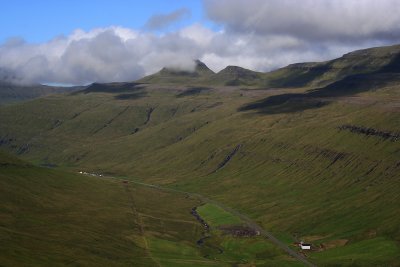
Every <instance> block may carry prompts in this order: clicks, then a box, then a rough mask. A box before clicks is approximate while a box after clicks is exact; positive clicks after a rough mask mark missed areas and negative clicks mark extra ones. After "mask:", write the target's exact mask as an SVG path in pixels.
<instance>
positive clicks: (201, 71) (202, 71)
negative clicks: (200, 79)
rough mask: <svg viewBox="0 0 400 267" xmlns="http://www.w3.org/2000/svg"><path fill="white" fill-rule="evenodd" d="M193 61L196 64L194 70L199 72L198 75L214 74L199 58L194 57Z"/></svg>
mask: <svg viewBox="0 0 400 267" xmlns="http://www.w3.org/2000/svg"><path fill="white" fill-rule="evenodd" d="M194 62H195V64H196V67H195V72H197V73H199V74H200V75H202V76H204V75H212V74H215V73H214V72H213V71H212V70H211V69H210V68H209V67H208V66H207V65H206V64H204V63H203V62H202V61H200V60H199V59H196V60H195V61H194Z"/></svg>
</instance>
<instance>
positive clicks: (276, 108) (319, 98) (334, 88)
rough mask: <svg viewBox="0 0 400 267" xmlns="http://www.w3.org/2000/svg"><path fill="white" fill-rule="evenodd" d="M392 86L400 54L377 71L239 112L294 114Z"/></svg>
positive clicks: (274, 98)
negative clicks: (337, 98)
mask: <svg viewBox="0 0 400 267" xmlns="http://www.w3.org/2000/svg"><path fill="white" fill-rule="evenodd" d="M390 83H400V55H398V56H396V57H395V58H394V59H393V60H392V61H391V62H390V63H389V64H388V65H386V66H384V67H383V68H381V69H380V70H378V71H375V72H372V73H365V74H355V75H350V76H347V77H345V78H343V79H342V80H339V81H336V82H333V83H331V84H329V85H327V86H325V87H322V88H318V89H314V90H310V91H308V92H306V93H304V94H282V95H274V96H270V97H267V98H265V99H262V100H260V101H257V102H253V103H248V104H245V105H244V106H242V107H240V108H239V109H238V111H249V110H255V111H257V112H258V113H262V114H279V113H293V112H299V111H304V110H307V109H315V108H320V107H323V106H326V105H328V104H329V103H330V102H331V101H333V99H330V98H334V97H346V96H351V95H355V94H358V93H362V92H366V91H373V90H376V89H378V88H380V87H383V86H385V85H388V84H390Z"/></svg>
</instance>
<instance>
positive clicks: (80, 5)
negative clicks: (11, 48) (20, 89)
mask: <svg viewBox="0 0 400 267" xmlns="http://www.w3.org/2000/svg"><path fill="white" fill-rule="evenodd" d="M180 8H187V9H189V10H190V13H191V15H190V16H186V17H185V18H184V20H182V21H179V22H177V23H175V24H174V25H172V26H171V27H170V28H168V29H167V30H174V29H177V28H180V27H183V26H185V25H190V24H192V23H194V22H200V23H203V24H209V22H208V21H207V19H206V18H205V16H204V14H203V9H202V2H201V0H144V1H129V0H33V1H32V0H13V1H2V3H1V16H0V25H1V31H0V43H3V42H4V41H5V40H7V39H8V38H11V37H22V38H23V39H25V40H26V41H28V42H34V43H39V42H45V41H48V40H50V39H52V38H54V37H56V36H59V35H68V34H70V33H71V32H72V31H74V30H75V29H78V28H79V29H83V30H85V31H89V30H91V29H94V28H100V27H108V26H111V25H114V26H122V27H127V28H134V29H141V28H142V27H143V25H144V24H145V23H146V21H147V20H148V19H149V18H150V17H151V16H152V15H156V14H166V13H170V12H173V11H174V10H177V9H180Z"/></svg>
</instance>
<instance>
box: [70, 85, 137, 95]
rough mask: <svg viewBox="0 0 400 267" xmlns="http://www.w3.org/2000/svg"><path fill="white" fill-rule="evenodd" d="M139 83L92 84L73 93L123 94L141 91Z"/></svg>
mask: <svg viewBox="0 0 400 267" xmlns="http://www.w3.org/2000/svg"><path fill="white" fill-rule="evenodd" d="M143 88H144V86H142V85H141V84H140V83H93V84H91V85H89V86H88V87H87V88H86V89H84V90H80V91H76V92H73V93H72V95H76V94H82V93H83V94H89V93H123V92H134V91H138V90H141V89H143Z"/></svg>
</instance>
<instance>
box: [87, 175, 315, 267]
mask: <svg viewBox="0 0 400 267" xmlns="http://www.w3.org/2000/svg"><path fill="white" fill-rule="evenodd" d="M88 174H89V175H93V174H90V173H88ZM96 176H97V175H96ZM101 177H102V178H108V179H110V178H111V179H116V180H120V181H122V180H125V179H123V178H118V177H114V176H101ZM128 181H129V183H134V184H137V185H142V186H146V187H150V188H154V189H158V190H162V191H167V192H174V193H179V194H185V195H188V196H191V197H195V198H198V199H200V200H201V201H203V202H208V203H211V204H213V205H215V206H218V207H220V208H221V209H223V210H225V211H227V212H229V213H231V214H233V215H235V216H237V217H239V218H240V219H241V220H242V221H244V222H245V223H247V224H248V225H249V226H250V227H252V228H253V229H255V230H256V231H259V232H260V235H262V236H264V237H266V238H267V239H269V240H270V241H271V242H272V243H273V244H275V245H276V246H278V247H279V248H281V249H282V250H284V251H285V252H286V253H287V254H289V255H290V256H292V257H293V258H295V259H297V260H298V261H300V262H302V263H303V264H304V265H306V266H310V267H316V266H317V265H315V264H314V263H312V262H310V261H309V260H308V259H307V258H305V257H304V256H303V255H301V254H299V253H298V252H297V251H295V250H293V249H291V248H290V247H288V246H287V245H286V244H285V243H283V242H282V241H280V240H279V239H278V238H276V237H275V236H274V235H273V234H272V233H270V232H268V231H266V230H265V229H263V228H262V227H261V226H259V225H258V224H257V223H256V222H254V221H253V220H252V219H250V218H249V217H248V216H246V215H245V214H242V213H240V212H238V211H237V210H234V209H232V208H230V207H227V206H225V205H223V204H221V203H219V202H217V201H215V200H212V199H209V198H208V197H205V196H203V195H200V194H198V193H191V192H186V191H182V190H177V189H173V188H169V187H164V186H159V185H154V184H148V183H143V182H139V181H135V180H128Z"/></svg>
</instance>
